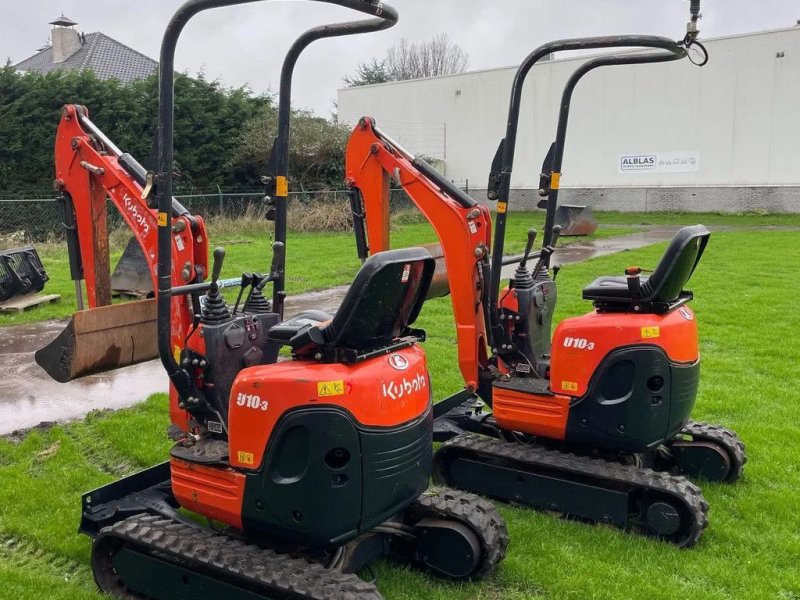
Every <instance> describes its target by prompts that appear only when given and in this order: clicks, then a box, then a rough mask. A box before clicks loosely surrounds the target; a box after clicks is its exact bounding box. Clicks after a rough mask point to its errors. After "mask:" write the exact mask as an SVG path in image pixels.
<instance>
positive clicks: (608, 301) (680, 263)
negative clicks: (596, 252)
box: [583, 225, 711, 313]
mask: <svg viewBox="0 0 800 600" xmlns="http://www.w3.org/2000/svg"><path fill="white" fill-rule="evenodd" d="M710 236H711V233H710V232H709V231H708V229H706V228H705V227H704V226H703V225H693V226H691V227H684V228H683V229H681V230H680V231H678V233H676V234H675V237H674V238H672V242H670V245H669V246H668V247H667V250H666V252H664V255H663V256H662V257H661V262H659V264H658V267H656V270H655V271H653V273H652V275H650V277H642V278H640V281H639V287H638V291H637V290H636V289H635V287H634V289H631V286H629V284H628V278H627V277H598V278H597V279H595V280H594V281H593V282H592V283H591V284H589V285H588V286H586V287H585V288H584V289H583V298H584V300H592V301H593V302H594V305H595V307H597V308H598V309H599V310H605V311H629V310H635V311H636V312H639V313H647V312H651V313H664V312H668V311H669V310H671V309H672V308H674V307H675V306H677V305H679V304H683V303H684V302H686V301H688V300H691V298H692V294H691V292H686V291H684V289H683V287H684V286H685V285H686V283H687V282H688V281H689V278H690V277H691V276H692V273H694V270H695V267H697V263H699V262H700V258H701V257H702V255H703V251H704V250H705V248H706V245H707V244H708V239H709V237H710Z"/></svg>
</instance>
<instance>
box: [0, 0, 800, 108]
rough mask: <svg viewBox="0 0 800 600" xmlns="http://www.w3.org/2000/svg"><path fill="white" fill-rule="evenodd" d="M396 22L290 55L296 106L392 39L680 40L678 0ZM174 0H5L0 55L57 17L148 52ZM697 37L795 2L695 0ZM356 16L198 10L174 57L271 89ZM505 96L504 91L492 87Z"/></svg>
mask: <svg viewBox="0 0 800 600" xmlns="http://www.w3.org/2000/svg"><path fill="white" fill-rule="evenodd" d="M389 3H390V4H392V5H393V6H395V7H396V8H397V9H398V10H399V12H400V22H399V23H398V24H397V25H396V26H395V27H394V28H393V29H390V30H388V31H383V32H378V33H371V34H365V35H360V36H355V37H350V38H341V39H333V40H322V41H319V42H317V43H316V44H315V45H313V46H312V47H310V48H309V49H308V50H307V51H306V53H305V54H304V55H303V57H302V58H301V59H300V62H299V64H298V68H297V71H296V75H295V93H294V101H295V104H296V105H297V106H300V107H304V108H310V109H313V110H315V111H316V112H318V113H320V114H324V115H328V114H329V112H330V110H331V109H332V108H333V101H334V99H335V97H336V90H337V89H338V88H339V87H341V85H342V83H341V82H342V77H343V76H344V75H345V74H347V73H351V72H353V71H354V69H355V67H356V65H357V64H358V63H359V62H360V61H363V60H366V59H369V58H370V57H372V56H373V55H378V56H382V55H383V54H384V52H385V49H386V48H387V47H388V46H390V45H392V44H393V43H396V42H397V41H399V40H400V38H407V39H409V40H423V39H426V38H429V37H431V36H433V35H435V34H436V33H439V32H442V31H446V32H447V33H448V34H449V35H450V37H451V39H452V40H453V41H455V42H457V43H458V44H460V45H461V46H462V47H463V48H464V50H466V52H467V53H468V54H469V59H470V70H476V69H485V68H491V67H498V66H509V65H514V64H517V63H519V62H520V60H521V59H522V58H523V57H524V56H525V55H526V54H527V53H528V52H530V51H531V50H532V49H533V48H534V47H536V46H538V45H539V44H541V43H544V42H546V41H550V40H552V39H557V38H562V37H576V36H584V35H607V34H615V33H617V34H618V33H648V34H662V35H667V36H670V37H675V38H677V37H682V35H683V33H684V31H685V23H686V21H687V19H688V2H687V1H686V0H392V1H390V2H389ZM180 4H181V2H178V1H177V0H137V1H135V2H131V1H130V0H26V1H25V2H14V1H11V0H4V1H3V2H2V5H1V6H2V7H1V8H0V57H3V58H5V57H8V58H10V59H11V60H12V62H18V61H20V60H22V59H24V58H27V57H28V56H30V55H31V54H34V53H35V50H36V49H37V48H39V47H40V46H42V45H43V44H44V42H45V41H46V40H47V39H48V36H49V30H50V26H49V25H48V24H47V23H48V21H52V20H54V19H55V18H56V17H58V16H59V15H60V14H61V13H62V12H63V13H64V14H65V15H66V16H68V17H70V18H71V19H73V20H74V21H77V22H78V23H79V25H78V29H79V30H81V31H84V32H86V33H90V32H93V31H102V32H103V33H105V34H107V35H109V36H111V37H113V38H115V39H117V40H119V41H120V42H123V43H124V44H127V45H129V46H131V47H133V48H135V49H136V50H139V51H140V52H143V53H145V54H147V55H148V56H151V57H153V58H157V57H158V51H159V45H160V40H161V35H162V33H163V31H164V27H165V25H166V23H167V21H168V20H169V18H170V16H171V15H172V13H173V12H174V11H175V9H176V8H177V7H178V6H179V5H180ZM703 13H704V15H705V18H704V19H703V21H702V33H703V36H704V37H718V36H723V35H730V34H737V33H745V32H752V31H761V30H765V29H776V28H782V27H789V26H792V25H795V24H796V23H797V20H798V19H800V2H798V0H703ZM352 14H354V13H352V12H350V11H347V10H345V9H342V8H340V7H332V6H328V5H325V4H321V3H318V2H308V1H293V0H292V1H280V2H255V3H253V4H249V5H244V6H238V7H230V8H222V9H216V10H213V11H207V12H205V13H203V14H201V15H200V16H198V17H196V18H195V20H194V21H192V23H190V25H189V26H188V27H187V28H186V30H185V33H184V35H183V37H182V39H181V42H180V44H179V46H178V54H177V59H176V64H177V67H178V69H179V70H181V71H188V72H189V73H190V74H193V73H196V72H197V71H199V70H201V69H202V70H203V71H204V72H205V73H206V74H207V76H209V77H210V78H219V79H221V80H222V81H223V82H224V83H225V84H226V85H230V86H241V85H248V86H249V87H250V88H251V89H252V90H254V91H255V92H268V91H272V90H276V89H277V82H278V76H279V72H280V64H281V61H282V60H283V55H284V53H285V52H286V50H287V48H288V47H289V45H290V44H291V42H292V41H293V40H294V38H295V37H296V36H297V35H299V34H300V33H302V31H304V30H305V29H306V28H308V27H310V26H313V25H317V24H320V23H325V22H331V21H335V20H341V19H343V18H344V19H346V18H348V17H349V16H350V15H352ZM498 92H499V93H506V90H498Z"/></svg>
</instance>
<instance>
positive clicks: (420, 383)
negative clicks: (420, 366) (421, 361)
mask: <svg viewBox="0 0 800 600" xmlns="http://www.w3.org/2000/svg"><path fill="white" fill-rule="evenodd" d="M381 385H382V387H383V397H384V398H391V399H392V400H399V399H400V398H403V397H405V396H410V395H411V394H413V393H414V392H418V391H420V390H424V389H425V388H426V387H427V385H428V382H427V379H426V378H425V377H424V376H422V375H416V376H414V377H412V378H411V380H408V379H406V378H405V377H403V379H401V380H400V381H390V382H389V383H383V384H381Z"/></svg>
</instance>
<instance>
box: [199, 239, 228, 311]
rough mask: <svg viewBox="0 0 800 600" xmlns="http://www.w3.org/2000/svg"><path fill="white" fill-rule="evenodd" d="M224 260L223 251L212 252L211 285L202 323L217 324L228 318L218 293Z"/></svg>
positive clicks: (222, 249) (224, 305) (220, 249)
mask: <svg viewBox="0 0 800 600" xmlns="http://www.w3.org/2000/svg"><path fill="white" fill-rule="evenodd" d="M224 260H225V249H224V248H217V249H215V250H214V264H213V267H212V269H211V285H210V286H209V290H208V294H207V295H206V301H205V304H204V305H203V309H202V311H203V315H202V319H201V320H202V321H203V322H204V323H219V322H221V321H225V320H227V319H229V318H230V316H231V313H230V311H228V306H227V305H226V304H225V299H224V298H223V297H222V295H221V294H220V293H219V275H220V273H221V272H222V263H223V262H224Z"/></svg>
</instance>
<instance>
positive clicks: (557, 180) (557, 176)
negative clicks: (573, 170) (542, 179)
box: [550, 171, 561, 190]
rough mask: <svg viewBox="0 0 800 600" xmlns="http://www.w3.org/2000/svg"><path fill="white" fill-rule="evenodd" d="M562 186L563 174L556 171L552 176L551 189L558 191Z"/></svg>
mask: <svg viewBox="0 0 800 600" xmlns="http://www.w3.org/2000/svg"><path fill="white" fill-rule="evenodd" d="M560 186H561V173H559V172H557V171H555V172H553V174H552V175H550V189H551V190H557V189H558V188H559V187H560Z"/></svg>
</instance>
